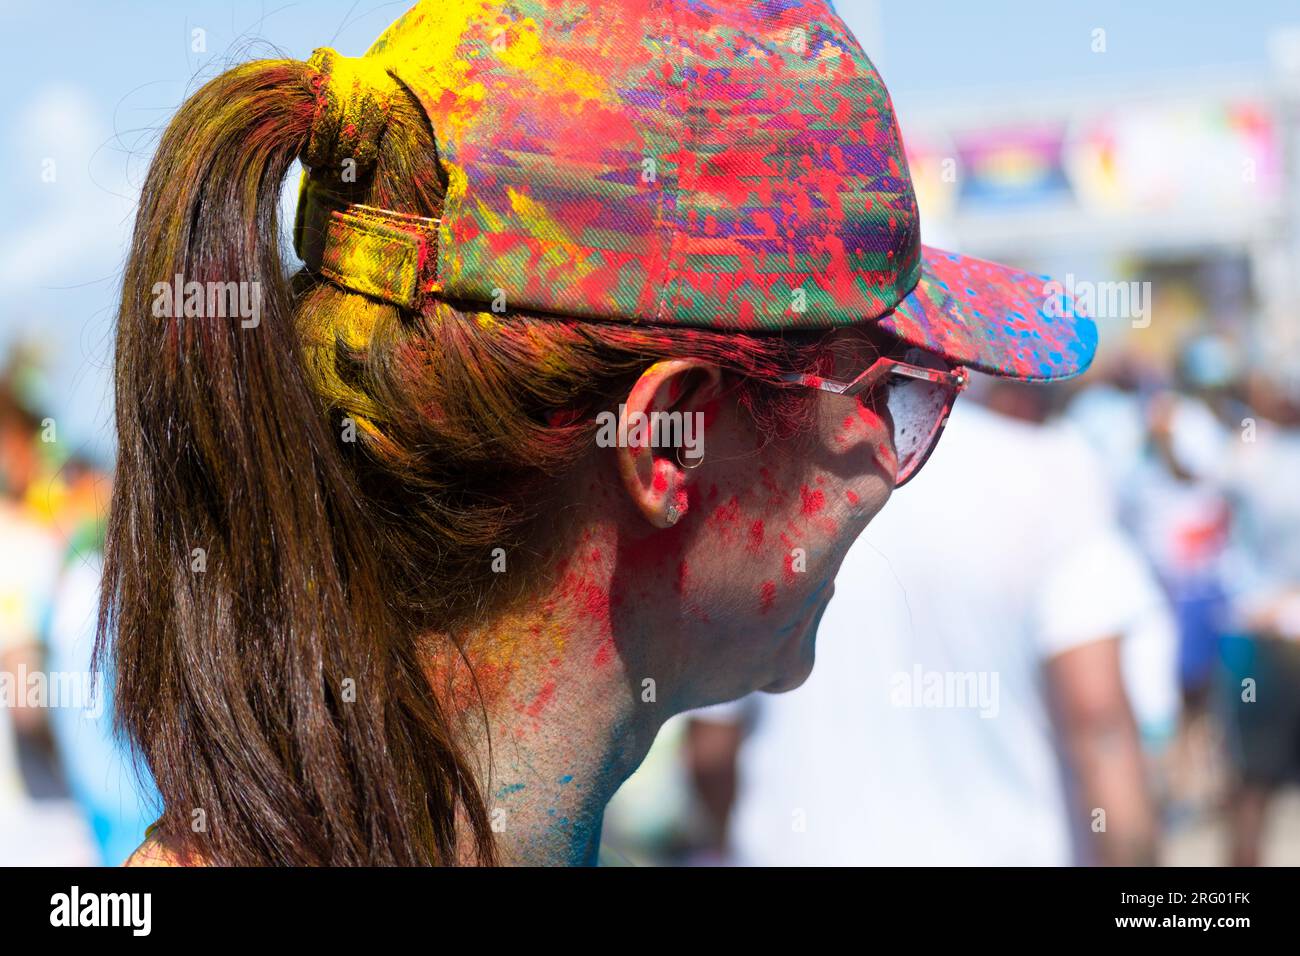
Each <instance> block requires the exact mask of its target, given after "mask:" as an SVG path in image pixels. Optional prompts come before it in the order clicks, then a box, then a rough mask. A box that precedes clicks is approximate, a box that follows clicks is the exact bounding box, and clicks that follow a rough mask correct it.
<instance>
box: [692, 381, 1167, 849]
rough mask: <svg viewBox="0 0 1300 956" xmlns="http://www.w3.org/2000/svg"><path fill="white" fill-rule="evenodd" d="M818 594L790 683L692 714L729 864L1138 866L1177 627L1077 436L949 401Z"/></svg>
mask: <svg viewBox="0 0 1300 956" xmlns="http://www.w3.org/2000/svg"><path fill="white" fill-rule="evenodd" d="M1001 394H1002V396H1003V397H1007V398H1010V399H1011V403H1010V406H1014V404H1015V403H1016V402H1018V401H1019V400H1020V399H1019V398H1018V396H1017V394H1016V393H1015V392H1014V391H1005V392H1002V393H1001ZM995 397H996V396H995ZM1010 406H1008V407H1010ZM994 449H996V451H994ZM991 454H996V456H997V460H996V462H994V463H992V464H993V467H990V464H991V463H990V462H989V460H988V456H989V455H991ZM935 540H945V541H947V542H948V544H949V546H948V547H945V548H942V549H935V548H934V547H933V542H934V541H935ZM837 588H838V590H837V594H836V597H835V599H834V600H833V601H832V602H831V604H830V606H829V608H828V609H827V611H826V613H825V616H824V619H823V621H822V623H821V629H820V633H821V641H820V642H819V646H818V655H819V658H820V660H819V666H818V667H817V668H816V669H815V670H814V672H813V676H812V677H811V679H810V680H809V681H808V683H807V685H806V686H805V687H803V688H801V689H800V690H799V691H797V692H795V693H792V694H787V695H783V696H780V697H776V696H766V695H754V696H751V697H750V698H747V699H746V700H745V701H742V702H740V704H738V705H723V707H721V708H712V709H710V710H706V711H701V712H697V715H696V718H695V720H694V724H693V726H692V729H691V733H690V735H689V737H688V739H689V741H690V746H689V748H688V764H689V766H690V767H691V768H692V771H693V774H694V776H695V779H696V781H697V784H698V787H699V790H700V793H701V796H702V802H703V803H704V805H706V806H708V807H709V808H710V809H711V810H712V813H713V815H714V817H715V819H719V820H723V821H729V822H728V823H727V824H726V829H727V831H728V833H729V844H730V851H731V853H732V854H733V857H734V859H735V860H736V861H737V862H740V863H744V864H934V865H940V864H958V865H965V864H972V865H974V864H993V865H1000V864H1006V865H1016V864H1019V865H1065V864H1071V863H1092V862H1100V863H1133V864H1146V863H1150V862H1153V859H1154V848H1155V831H1156V827H1155V819H1154V817H1155V815H1154V812H1153V809H1152V804H1151V801H1150V799H1149V796H1148V791H1147V786H1146V782H1145V769H1144V762H1143V757H1142V747H1141V744H1140V739H1139V723H1141V724H1142V725H1143V726H1144V727H1145V728H1147V730H1148V732H1149V733H1150V734H1151V736H1153V737H1156V738H1162V737H1164V736H1167V734H1168V732H1169V728H1170V727H1172V725H1173V724H1174V723H1175V720H1176V718H1175V716H1174V715H1175V714H1176V711H1177V707H1178V703H1177V691H1176V684H1175V673H1176V671H1175V662H1174V654H1175V638H1174V630H1173V625H1172V621H1171V618H1170V615H1169V611H1168V608H1167V605H1166V603H1165V600H1164V598H1163V596H1162V594H1161V592H1160V589H1159V587H1158V585H1157V583H1156V582H1155V580H1154V578H1153V577H1152V575H1151V573H1150V571H1149V570H1148V569H1147V567H1146V566H1145V564H1144V562H1143V561H1142V559H1141V558H1140V557H1139V556H1138V554H1137V552H1136V550H1135V548H1134V547H1133V546H1132V544H1131V543H1130V542H1129V540H1128V539H1127V537H1126V535H1125V534H1124V533H1123V532H1122V530H1121V529H1120V528H1119V527H1118V525H1117V522H1116V519H1115V517H1114V509H1113V507H1112V505H1111V502H1110V500H1109V497H1108V493H1107V483H1106V481H1105V480H1104V478H1103V477H1102V475H1101V473H1100V470H1099V467H1098V465H1097V462H1096V460H1095V458H1094V456H1093V455H1092V453H1091V451H1090V450H1089V449H1088V447H1087V445H1086V443H1085V442H1084V441H1083V440H1082V439H1081V438H1079V437H1078V436H1077V435H1075V434H1074V433H1073V432H1072V430H1070V429H1069V428H1068V427H1066V426H1062V425H1053V426H1046V427H1045V426H1041V425H1038V424H1031V423H1028V422H1025V421H1017V420H1014V419H1012V418H1009V417H1006V416H1003V415H999V414H996V413H994V412H991V411H988V410H986V409H983V408H980V407H978V406H976V405H974V404H973V403H968V407H966V408H961V409H959V410H957V411H956V412H955V413H954V415H953V419H952V422H951V424H950V426H949V428H948V431H947V436H946V437H945V439H944V441H943V442H942V443H941V444H940V445H939V447H938V449H937V450H936V451H935V454H934V456H933V458H932V459H931V461H930V462H929V464H928V466H927V468H926V470H925V472H923V473H922V474H921V475H920V476H919V477H918V478H917V480H916V481H915V482H914V483H913V485H912V486H910V487H908V488H907V489H905V490H904V492H903V493H901V494H899V495H898V496H896V499H895V510H894V511H893V513H892V514H890V513H888V512H886V513H885V514H883V515H882V516H881V517H880V518H878V519H877V523H876V524H873V525H872V527H871V528H869V529H868V532H867V533H866V534H865V535H864V536H863V537H862V539H860V540H859V542H858V543H857V544H856V545H855V546H854V548H853V549H852V550H851V551H850V553H849V556H848V558H847V559H846V561H845V563H844V566H843V568H842V570H841V572H840V574H839V576H838V578H837ZM1126 675H1127V677H1128V678H1129V680H1130V687H1129V688H1128V689H1127V690H1126V686H1125V676H1126ZM1130 691H1131V692H1132V694H1133V697H1134V699H1135V700H1136V702H1137V707H1136V710H1137V719H1136V720H1135V717H1134V708H1133V707H1132V706H1131V705H1130V693H1129V692H1130ZM742 740H743V745H742ZM737 752H739V756H738V759H737ZM733 792H734V794H735V797H734V803H733V801H732V799H731V794H732V793H733Z"/></svg>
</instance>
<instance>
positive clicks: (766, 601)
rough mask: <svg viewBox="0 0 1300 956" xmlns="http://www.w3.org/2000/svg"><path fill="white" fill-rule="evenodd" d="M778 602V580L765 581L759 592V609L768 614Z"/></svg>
mask: <svg viewBox="0 0 1300 956" xmlns="http://www.w3.org/2000/svg"><path fill="white" fill-rule="evenodd" d="M775 602H776V582H775V581H764V582H763V586H762V587H761V588H759V592H758V609H759V610H760V611H762V612H763V613H764V614H766V613H767V612H768V611H770V610H772V605H773V604H774V603H775Z"/></svg>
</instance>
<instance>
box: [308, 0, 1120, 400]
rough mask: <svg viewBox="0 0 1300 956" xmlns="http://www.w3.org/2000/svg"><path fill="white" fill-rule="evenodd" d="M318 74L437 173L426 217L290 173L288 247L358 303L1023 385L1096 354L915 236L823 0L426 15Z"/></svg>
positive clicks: (471, 7) (531, 0) (1051, 298)
mask: <svg viewBox="0 0 1300 956" xmlns="http://www.w3.org/2000/svg"><path fill="white" fill-rule="evenodd" d="M313 63H314V64H315V65H316V66H317V68H318V70H319V71H320V73H319V75H320V76H321V86H320V91H321V92H320V98H319V100H318V102H320V103H321V104H322V107H323V109H324V111H325V112H327V113H329V114H330V115H331V117H332V118H331V120H330V122H331V123H332V124H333V131H334V135H335V136H338V137H340V138H341V139H344V140H346V139H348V138H349V137H351V138H352V139H353V140H354V141H355V145H356V146H357V148H358V152H361V151H362V150H364V148H365V147H364V143H362V142H361V140H363V139H364V137H362V136H360V135H359V133H358V131H360V130H367V129H374V128H375V126H376V117H380V118H382V114H383V112H384V110H385V109H386V104H387V101H388V98H389V97H390V96H391V95H392V93H393V92H394V91H395V90H396V88H397V84H400V85H401V86H403V87H405V89H406V90H407V91H408V92H409V93H410V94H411V95H413V96H414V97H415V98H416V99H417V100H418V101H419V102H420V104H421V105H422V106H423V109H424V111H425V113H426V114H427V116H428V119H429V121H430V124H431V126H432V129H433V131H434V134H435V137H436V140H437V143H438V150H439V159H440V161H441V163H442V166H443V169H444V170H445V172H446V175H447V180H448V186H447V195H446V200H445V204H444V206H443V208H442V209H441V210H440V212H439V215H438V217H437V218H436V219H422V218H419V217H415V216H404V215H400V214H396V213H391V212H386V211H384V210H374V209H369V208H367V207H359V206H349V207H347V208H338V207H331V206H330V204H329V202H328V201H327V200H325V199H323V198H321V196H323V195H324V191H323V190H322V191H321V192H320V193H319V194H318V193H317V191H316V190H314V189H313V188H312V177H305V186H304V190H303V194H302V200H301V202H300V207H299V218H298V224H297V230H296V238H297V244H298V250H299V254H300V255H301V256H302V258H303V259H304V261H305V262H306V263H307V264H308V266H309V267H311V268H316V269H318V270H320V271H321V272H323V273H324V274H326V275H327V276H328V277H329V278H330V279H332V280H333V281H335V282H338V283H339V284H341V285H343V286H346V287H348V288H351V289H354V290H356V291H358V292H362V293H364V294H366V295H371V296H375V297H378V298H382V299H387V300H390V301H393V302H396V303H399V304H401V305H403V306H404V307H406V308H412V309H419V308H421V307H422V303H423V302H424V300H425V298H426V297H428V296H435V297H442V298H446V299H448V300H452V301H455V302H458V303H492V302H500V301H504V302H506V303H507V304H508V308H509V310H511V311H520V312H530V313H544V314H554V315H560V316H571V317H577V318H581V319H588V320H600V321H624V322H644V323H656V324H673V325H686V326H697V327H706V328H712V329H727V330H736V331H741V332H764V331H779V330H801V329H828V328H833V327H836V326H840V325H847V324H854V323H863V322H877V323H879V325H880V327H881V328H883V329H885V330H887V331H888V332H890V333H891V334H893V335H895V336H897V337H898V338H900V339H902V340H903V341H905V342H907V343H909V344H912V345H916V346H919V347H922V348H925V349H928V350H930V351H933V352H937V353H939V354H941V355H943V356H944V357H945V358H947V359H948V360H950V361H951V362H953V363H955V364H959V365H965V366H969V367H972V368H976V369H980V370H982V371H985V372H989V373H992V374H995V375H1002V376H1008V377H1014V378H1018V379H1023V380H1030V381H1048V380H1054V379H1063V378H1068V377H1071V376H1073V375H1076V374H1078V373H1079V372H1081V371H1082V370H1083V369H1085V368H1086V367H1087V366H1088V364H1089V363H1090V362H1091V360H1092V356H1093V353H1094V351H1095V349H1096V344H1097V332H1096V326H1095V325H1094V324H1093V322H1092V321H1091V320H1090V319H1088V318H1086V317H1084V316H1082V315H1081V314H1079V313H1078V311H1077V310H1076V309H1075V308H1074V307H1073V303H1071V302H1069V301H1067V300H1066V299H1065V298H1064V296H1063V294H1062V293H1061V292H1060V291H1059V290H1060V286H1059V285H1053V284H1049V283H1048V282H1047V280H1046V278H1045V277H1043V276H1037V275H1033V274H1030V273H1026V272H1022V271H1020V270H1017V269H1012V268H1009V267H1006V266H1001V265H996V264H993V263H989V262H984V261H982V260H979V259H974V258H971V257H966V256H959V255H954V254H952V253H947V252H941V251H939V250H936V249H932V248H930V247H928V246H925V245H923V244H922V243H921V237H920V223H919V216H918V211H917V204H916V195H915V192H914V191H913V188H912V182H911V178H910V175H909V173H908V168H907V162H906V159H905V156H904V152H903V145H902V140H901V137H900V134H899V130H898V124H897V121H896V119H895V116H894V110H893V105H892V103H891V102H890V98H889V94H888V92H887V91H886V89H885V85H884V83H883V81H882V80H881V78H880V76H879V74H878V73H877V72H876V70H875V68H874V67H873V66H872V64H871V62H870V60H868V58H867V56H866V54H865V53H863V51H862V48H861V47H860V46H859V44H858V43H857V41H856V40H855V39H854V37H853V35H852V34H851V33H850V32H849V31H848V29H847V28H846V27H845V25H844V23H843V22H842V21H841V20H840V18H839V17H838V16H837V15H836V13H835V11H834V10H833V8H832V7H831V6H830V4H829V3H828V2H826V0H761V2H746V0H600V2H599V3H575V2H563V0H424V2H421V3H418V4H417V5H416V6H415V7H413V8H412V9H411V10H409V11H408V12H407V13H406V14H405V15H404V16H402V17H401V18H400V19H399V20H397V21H396V22H395V23H394V24H393V25H392V26H390V27H389V28H388V29H387V30H386V31H385V32H384V34H383V35H382V36H381V37H380V38H379V39H378V40H377V41H376V42H375V44H374V45H373V46H372V47H371V49H370V50H369V51H368V52H367V54H366V55H365V57H363V58H359V59H356V60H351V59H349V58H345V57H339V56H338V55H337V54H335V53H334V52H333V51H331V50H322V51H317V54H316V56H315V57H313ZM319 112H320V110H318V113H319ZM315 139H316V134H315V131H313V140H315ZM315 152H316V153H318V154H320V155H324V153H327V152H328V151H327V150H319V149H318V150H315ZM312 153H313V150H311V149H309V151H308V154H307V162H308V164H309V165H311V164H312V163H313V159H312ZM364 158H366V157H359V159H358V161H360V160H361V159H364ZM318 162H324V160H323V159H321V160H318ZM1052 292H1055V294H1051V293H1052Z"/></svg>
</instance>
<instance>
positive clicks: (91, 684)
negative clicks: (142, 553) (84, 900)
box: [0, 348, 155, 865]
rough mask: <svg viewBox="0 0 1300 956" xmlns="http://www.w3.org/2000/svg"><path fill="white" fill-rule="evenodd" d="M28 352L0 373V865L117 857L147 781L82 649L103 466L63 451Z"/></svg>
mask: <svg viewBox="0 0 1300 956" xmlns="http://www.w3.org/2000/svg"><path fill="white" fill-rule="evenodd" d="M40 379H41V366H40V362H39V361H38V360H37V358H36V357H35V356H34V354H33V353H31V352H30V351H29V350H27V349H23V348H18V349H15V350H14V351H13V354H12V356H11V358H10V360H9V362H8V363H7V365H6V366H5V369H4V371H3V372H0V865H33V864H64V865H94V864H106V865H117V864H120V863H121V862H122V861H123V860H125V859H126V857H127V856H128V855H129V854H130V852H131V851H132V850H134V849H135V847H136V846H137V845H138V844H139V842H140V840H141V838H142V836H143V833H144V828H145V826H146V825H147V823H148V822H149V820H151V819H152V817H151V816H150V811H151V810H152V809H155V808H153V807H151V806H150V799H151V796H152V788H151V785H150V783H149V781H148V779H147V776H145V775H141V774H138V773H136V771H135V768H134V767H133V766H132V764H131V761H130V759H129V758H128V757H127V755H126V751H125V748H123V747H121V746H120V743H119V741H118V740H117V739H116V738H115V736H114V734H113V728H112V717H111V707H110V703H109V702H110V699H111V693H112V688H111V678H110V679H106V678H105V675H104V674H102V673H97V672H96V671H95V669H94V663H93V661H92V656H93V650H94V639H95V623H96V614H97V603H98V598H99V574H100V565H101V550H102V548H101V542H102V538H103V528H104V516H105V510H106V508H107V505H108V500H109V495H110V493H111V476H110V474H109V473H108V472H107V471H106V470H105V469H103V468H102V467H100V466H98V465H97V464H96V463H95V462H93V461H90V460H88V459H86V458H84V457H82V456H80V455H77V454H70V453H68V452H67V451H66V449H67V447H68V444H69V443H68V442H67V441H61V440H60V436H59V433H58V424H57V422H56V421H55V420H54V419H53V418H50V417H48V416H46V415H45V414H44V413H43V411H42V410H41V409H40V408H39V407H38V406H39V403H40V402H39V395H40V394H41V391H42V389H41V387H40V385H41V383H40Z"/></svg>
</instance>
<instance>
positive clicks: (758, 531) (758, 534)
mask: <svg viewBox="0 0 1300 956" xmlns="http://www.w3.org/2000/svg"><path fill="white" fill-rule="evenodd" d="M762 546H763V519H762V518H759V519H758V520H757V521H755V522H754V523H753V524H752V525H750V526H749V547H750V548H751V549H752V550H754V551H757V550H758V549H759V548H761V547H762Z"/></svg>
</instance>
